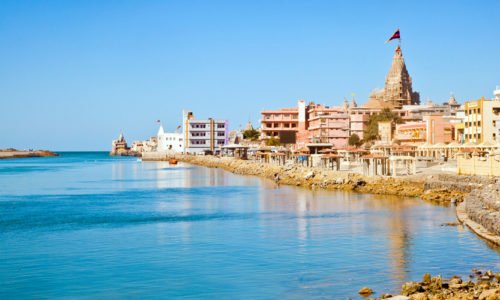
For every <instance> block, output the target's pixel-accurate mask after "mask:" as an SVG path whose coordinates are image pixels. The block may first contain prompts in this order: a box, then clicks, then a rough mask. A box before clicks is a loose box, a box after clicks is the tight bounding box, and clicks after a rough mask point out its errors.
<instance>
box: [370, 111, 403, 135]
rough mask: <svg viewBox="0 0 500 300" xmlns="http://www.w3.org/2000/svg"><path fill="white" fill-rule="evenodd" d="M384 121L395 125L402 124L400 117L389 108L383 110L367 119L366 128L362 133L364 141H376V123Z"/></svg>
mask: <svg viewBox="0 0 500 300" xmlns="http://www.w3.org/2000/svg"><path fill="white" fill-rule="evenodd" d="M386 121H392V122H393V123H395V124H401V123H403V120H402V119H401V117H400V116H398V115H397V114H395V113H394V112H392V111H391V110H390V109H389V108H384V109H383V110H382V111H381V112H380V113H379V114H376V115H371V116H370V118H368V126H367V128H366V129H365V131H364V141H365V142H370V141H374V140H376V139H378V138H379V136H378V122H386Z"/></svg>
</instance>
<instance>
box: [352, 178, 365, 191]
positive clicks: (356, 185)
mask: <svg viewBox="0 0 500 300" xmlns="http://www.w3.org/2000/svg"><path fill="white" fill-rule="evenodd" d="M364 185H366V181H364V180H363V179H357V180H356V181H355V182H354V183H353V184H352V188H353V189H355V188H357V187H359V186H364Z"/></svg>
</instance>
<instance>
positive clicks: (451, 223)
mask: <svg viewBox="0 0 500 300" xmlns="http://www.w3.org/2000/svg"><path fill="white" fill-rule="evenodd" d="M458 225H460V223H458V222H448V223H443V224H441V226H458Z"/></svg>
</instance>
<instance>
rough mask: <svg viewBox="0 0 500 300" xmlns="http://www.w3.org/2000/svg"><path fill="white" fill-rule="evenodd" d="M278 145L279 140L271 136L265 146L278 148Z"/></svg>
mask: <svg viewBox="0 0 500 300" xmlns="http://www.w3.org/2000/svg"><path fill="white" fill-rule="evenodd" d="M280 144H281V143H280V140H279V139H277V138H275V137H273V136H272V137H271V138H270V139H268V140H267V141H266V145H268V146H279V145H280Z"/></svg>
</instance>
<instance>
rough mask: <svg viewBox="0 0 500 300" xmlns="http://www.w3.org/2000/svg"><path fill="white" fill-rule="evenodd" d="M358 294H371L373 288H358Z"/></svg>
mask: <svg viewBox="0 0 500 300" xmlns="http://www.w3.org/2000/svg"><path fill="white" fill-rule="evenodd" d="M358 294H360V295H361V296H370V295H371V294H373V290H372V289H371V288H369V287H366V286H365V287H363V288H361V289H360V290H359V292H358Z"/></svg>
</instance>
